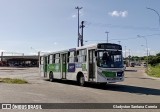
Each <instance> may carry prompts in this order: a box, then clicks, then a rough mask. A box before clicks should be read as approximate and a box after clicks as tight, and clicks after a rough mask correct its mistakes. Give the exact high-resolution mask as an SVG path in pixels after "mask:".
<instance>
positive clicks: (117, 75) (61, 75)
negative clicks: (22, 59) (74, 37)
mask: <svg viewBox="0 0 160 112" xmlns="http://www.w3.org/2000/svg"><path fill="white" fill-rule="evenodd" d="M39 67H40V74H41V76H42V77H43V78H44V79H49V80H50V81H53V80H54V79H65V80H74V81H77V82H78V83H79V84H80V85H81V86H83V85H84V83H85V82H95V83H115V82H121V81H123V80H124V65H123V57H122V47H121V45H118V44H112V43H98V44H94V45H88V46H82V47H78V48H72V49H68V50H63V51H58V52H53V53H48V54H44V55H43V56H41V57H40V66H39Z"/></svg>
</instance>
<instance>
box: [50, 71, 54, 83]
mask: <svg viewBox="0 0 160 112" xmlns="http://www.w3.org/2000/svg"><path fill="white" fill-rule="evenodd" d="M53 80H54V78H53V72H50V73H49V81H50V82H53Z"/></svg>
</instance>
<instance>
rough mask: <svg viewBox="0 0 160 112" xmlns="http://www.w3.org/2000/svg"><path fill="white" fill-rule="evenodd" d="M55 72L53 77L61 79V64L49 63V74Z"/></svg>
mask: <svg viewBox="0 0 160 112" xmlns="http://www.w3.org/2000/svg"><path fill="white" fill-rule="evenodd" d="M50 72H52V73H53V77H54V78H56V79H61V64H60V63H58V64H49V65H48V76H49V73H50Z"/></svg>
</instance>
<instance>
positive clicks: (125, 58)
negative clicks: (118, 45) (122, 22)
mask: <svg viewBox="0 0 160 112" xmlns="http://www.w3.org/2000/svg"><path fill="white" fill-rule="evenodd" d="M125 59H126V46H125Z"/></svg>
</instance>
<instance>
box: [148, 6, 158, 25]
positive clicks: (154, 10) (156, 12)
mask: <svg viewBox="0 0 160 112" xmlns="http://www.w3.org/2000/svg"><path fill="white" fill-rule="evenodd" d="M147 9H149V10H152V11H154V12H155V13H156V14H157V15H158V17H159V26H160V15H159V13H158V11H156V10H155V9H152V8H149V7H147Z"/></svg>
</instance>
